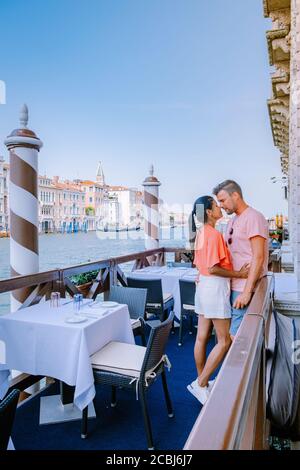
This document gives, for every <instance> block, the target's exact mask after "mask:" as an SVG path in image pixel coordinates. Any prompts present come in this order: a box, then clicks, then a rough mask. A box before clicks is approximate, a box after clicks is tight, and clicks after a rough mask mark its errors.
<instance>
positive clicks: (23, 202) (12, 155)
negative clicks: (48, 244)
mask: <svg viewBox="0 0 300 470" xmlns="http://www.w3.org/2000/svg"><path fill="white" fill-rule="evenodd" d="M27 123H28V108H27V106H26V105H25V104H24V105H23V107H22V109H21V113H20V124H21V125H20V129H15V130H14V131H13V132H12V133H11V134H10V135H9V136H8V137H7V139H6V140H5V142H4V143H5V145H6V147H7V148H8V150H9V159H10V181H9V202H10V269H11V276H19V275H26V274H32V273H37V272H38V271H39V249H38V152H39V150H40V148H41V147H42V145H43V143H42V142H41V140H39V138H38V137H37V136H36V135H35V133H34V132H33V131H31V130H29V129H28V128H27ZM32 290H33V288H23V289H17V290H15V291H13V292H12V294H11V311H12V312H13V311H15V310H17V309H18V308H20V307H21V305H22V304H23V302H24V301H25V300H26V298H27V297H28V295H29V294H30V293H31V292H32Z"/></svg>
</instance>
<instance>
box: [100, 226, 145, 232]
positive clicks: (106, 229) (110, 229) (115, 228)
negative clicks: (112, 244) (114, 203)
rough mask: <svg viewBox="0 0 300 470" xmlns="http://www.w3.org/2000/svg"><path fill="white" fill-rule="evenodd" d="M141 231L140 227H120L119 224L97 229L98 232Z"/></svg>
mask: <svg viewBox="0 0 300 470" xmlns="http://www.w3.org/2000/svg"><path fill="white" fill-rule="evenodd" d="M138 230H141V226H140V225H139V224H138V225H130V226H129V225H119V224H105V225H102V226H100V227H98V228H97V232H133V231H138Z"/></svg>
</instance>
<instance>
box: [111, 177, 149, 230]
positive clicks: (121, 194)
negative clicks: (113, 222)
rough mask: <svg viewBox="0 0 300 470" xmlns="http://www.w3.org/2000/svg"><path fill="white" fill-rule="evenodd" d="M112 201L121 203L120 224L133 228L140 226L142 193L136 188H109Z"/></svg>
mask: <svg viewBox="0 0 300 470" xmlns="http://www.w3.org/2000/svg"><path fill="white" fill-rule="evenodd" d="M108 194H109V198H110V200H111V201H112V200H115V201H118V203H119V209H118V210H119V221H118V222H119V224H120V225H123V226H127V225H128V226H132V225H138V224H140V221H141V217H142V192H141V191H138V190H137V189H136V188H127V187H124V186H109V187H108Z"/></svg>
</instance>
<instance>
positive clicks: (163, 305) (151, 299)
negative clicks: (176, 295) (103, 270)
mask: <svg viewBox="0 0 300 470" xmlns="http://www.w3.org/2000/svg"><path fill="white" fill-rule="evenodd" d="M127 284H128V287H135V288H138V289H147V301H146V318H145V319H146V320H148V314H154V315H155V316H158V317H159V319H160V321H164V320H165V319H166V318H168V316H169V314H170V312H171V311H173V308H174V299H173V296H172V294H163V291H162V284H161V279H136V278H132V277H128V278H127Z"/></svg>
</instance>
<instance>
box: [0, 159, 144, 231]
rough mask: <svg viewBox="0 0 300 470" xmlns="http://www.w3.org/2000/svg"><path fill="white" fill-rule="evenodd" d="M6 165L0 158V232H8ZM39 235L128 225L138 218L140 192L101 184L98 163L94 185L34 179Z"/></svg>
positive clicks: (102, 179)
mask: <svg viewBox="0 0 300 470" xmlns="http://www.w3.org/2000/svg"><path fill="white" fill-rule="evenodd" d="M8 181H9V164H8V163H5V162H4V159H3V158H2V157H0V232H2V231H5V232H8V231H9V202H8ZM38 199H39V232H40V233H53V232H60V233H65V232H67V233H68V232H77V231H90V230H97V229H98V228H100V227H101V226H102V225H103V224H106V223H108V224H112V225H116V224H119V225H130V224H131V223H135V222H136V221H139V220H140V218H141V217H142V215H141V214H142V192H141V191H138V190H136V189H133V188H125V187H123V186H108V185H106V184H105V178H104V173H103V169H102V165H101V163H100V162H99V165H98V169H97V175H96V181H92V180H80V179H77V180H74V181H69V180H60V178H59V176H54V177H53V178H49V177H48V176H46V175H40V176H39V178H38Z"/></svg>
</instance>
